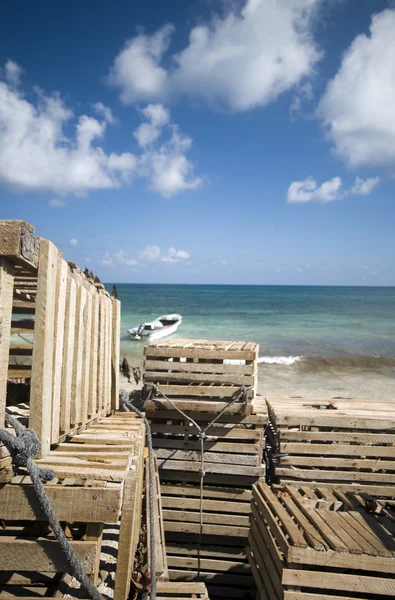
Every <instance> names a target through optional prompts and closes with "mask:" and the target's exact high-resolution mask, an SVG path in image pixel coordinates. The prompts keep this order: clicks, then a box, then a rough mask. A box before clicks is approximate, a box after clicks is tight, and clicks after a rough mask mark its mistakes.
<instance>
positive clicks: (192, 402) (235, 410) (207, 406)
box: [144, 396, 251, 420]
mask: <svg viewBox="0 0 395 600" xmlns="http://www.w3.org/2000/svg"><path fill="white" fill-rule="evenodd" d="M229 400H230V398H229V399H227V400H226V402H225V401H221V400H219V399H218V400H211V399H210V398H208V397H207V396H206V397H203V396H202V397H200V398H192V399H184V398H183V399H181V398H173V399H172V404H171V403H170V402H169V401H168V400H164V399H161V398H155V399H154V398H153V399H151V400H147V401H146V402H145V404H144V409H145V412H146V413H149V412H150V411H152V410H153V411H155V410H156V409H158V410H161V409H169V410H170V409H172V410H174V405H175V406H177V408H179V409H180V410H182V411H183V412H185V413H187V414H188V415H190V414H191V413H192V412H202V413H206V414H211V415H212V414H213V413H214V414H218V413H219V412H220V411H222V409H226V412H225V413H224V414H225V415H229V416H230V415H245V414H246V413H248V412H251V404H248V405H246V403H245V402H236V403H235V404H233V405H232V406H228V404H229ZM198 420H200V419H198Z"/></svg>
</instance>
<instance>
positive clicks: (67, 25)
mask: <svg viewBox="0 0 395 600" xmlns="http://www.w3.org/2000/svg"><path fill="white" fill-rule="evenodd" d="M0 218H1V219H24V220H26V221H28V222H30V223H32V224H33V225H34V226H35V229H36V234H37V235H39V236H41V237H44V238H47V239H50V240H52V241H53V242H54V243H55V244H56V245H57V247H58V248H59V249H60V250H62V252H63V255H64V258H66V259H67V260H71V261H74V262H76V263H77V264H79V265H80V266H81V267H82V268H84V267H88V268H89V269H91V270H93V272H94V273H95V274H97V275H98V276H99V277H100V279H101V280H102V281H105V282H109V283H112V282H131V283H133V282H137V283H218V284H225V283H228V284H232V283H234V284H284V285H385V286H387V285H390V286H394V285H395V260H394V259H395V241H394V240H395V2H393V1H389V0H233V1H231V0H194V1H193V2H186V1H185V0H169V1H168V2H163V1H162V2H160V1H159V0H155V1H154V0H145V2H141V1H140V2H137V1H136V2H130V0H113V2H108V0H95V2H94V3H93V2H76V1H75V0H67V2H66V1H65V0H64V1H60V2H56V3H54V2H50V1H49V0H35V2H31V1H30V0H3V1H2V2H1V3H0Z"/></svg>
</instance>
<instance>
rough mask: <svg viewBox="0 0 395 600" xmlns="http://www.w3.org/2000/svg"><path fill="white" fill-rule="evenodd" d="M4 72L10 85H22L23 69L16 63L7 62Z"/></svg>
mask: <svg viewBox="0 0 395 600" xmlns="http://www.w3.org/2000/svg"><path fill="white" fill-rule="evenodd" d="M4 70H5V78H6V80H7V81H8V83H9V84H10V85H12V86H17V85H19V84H20V78H21V75H22V69H21V67H20V66H19V65H18V64H17V63H16V62H14V61H13V60H7V62H6V64H5V67H4Z"/></svg>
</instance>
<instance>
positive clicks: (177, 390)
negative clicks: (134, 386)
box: [147, 384, 241, 410]
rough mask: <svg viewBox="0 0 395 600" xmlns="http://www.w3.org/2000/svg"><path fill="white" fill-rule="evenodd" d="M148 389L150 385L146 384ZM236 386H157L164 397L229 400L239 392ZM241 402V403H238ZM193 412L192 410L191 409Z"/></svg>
mask: <svg viewBox="0 0 395 600" xmlns="http://www.w3.org/2000/svg"><path fill="white" fill-rule="evenodd" d="M147 388H148V389H149V388H150V384H147ZM239 389H240V388H239V387H237V386H225V385H221V386H215V385H211V386H204V385H202V386H199V385H163V384H161V385H160V386H159V390H160V391H161V392H162V393H163V394H165V395H166V396H197V397H204V396H208V397H218V398H230V396H233V394H235V393H237V392H238V391H239ZM240 402H241V401H240ZM192 410H193V408H192Z"/></svg>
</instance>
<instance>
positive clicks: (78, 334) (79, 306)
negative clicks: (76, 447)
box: [70, 274, 87, 425]
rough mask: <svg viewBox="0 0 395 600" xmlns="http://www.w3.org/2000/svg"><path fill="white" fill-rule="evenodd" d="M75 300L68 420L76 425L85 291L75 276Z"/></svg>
mask: <svg viewBox="0 0 395 600" xmlns="http://www.w3.org/2000/svg"><path fill="white" fill-rule="evenodd" d="M74 276H75V277H76V283H77V302H76V313H75V329H74V352H73V378H72V387H71V415H70V422H71V424H72V425H76V424H78V423H81V422H82V412H81V402H82V366H83V354H84V344H83V342H84V311H85V304H86V295H87V291H86V289H85V288H84V286H83V283H82V277H80V276H77V275H75V274H74Z"/></svg>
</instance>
